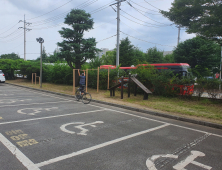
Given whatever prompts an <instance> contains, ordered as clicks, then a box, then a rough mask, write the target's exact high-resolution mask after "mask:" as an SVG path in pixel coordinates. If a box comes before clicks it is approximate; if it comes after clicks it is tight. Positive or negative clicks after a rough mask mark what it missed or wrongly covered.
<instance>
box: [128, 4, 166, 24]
mask: <svg viewBox="0 0 222 170" xmlns="http://www.w3.org/2000/svg"><path fill="white" fill-rule="evenodd" d="M129 5H130V6H131V7H132V8H134V6H132V5H131V4H130V3H129ZM134 9H135V10H136V11H137V12H139V13H140V14H141V15H143V16H145V17H146V18H148V19H150V20H152V21H154V22H156V23H159V24H162V25H166V26H170V25H168V24H163V23H161V22H158V21H156V20H154V19H151V18H149V17H147V16H146V15H144V14H143V13H141V12H140V11H138V10H137V9H136V8H134Z"/></svg>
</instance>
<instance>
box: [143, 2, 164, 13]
mask: <svg viewBox="0 0 222 170" xmlns="http://www.w3.org/2000/svg"><path fill="white" fill-rule="evenodd" d="M144 1H145V2H146V3H148V4H149V5H150V6H152V7H153V8H156V9H158V10H159V11H161V9H159V8H157V7H155V6H153V5H152V4H150V3H149V2H147V1H146V0H144Z"/></svg>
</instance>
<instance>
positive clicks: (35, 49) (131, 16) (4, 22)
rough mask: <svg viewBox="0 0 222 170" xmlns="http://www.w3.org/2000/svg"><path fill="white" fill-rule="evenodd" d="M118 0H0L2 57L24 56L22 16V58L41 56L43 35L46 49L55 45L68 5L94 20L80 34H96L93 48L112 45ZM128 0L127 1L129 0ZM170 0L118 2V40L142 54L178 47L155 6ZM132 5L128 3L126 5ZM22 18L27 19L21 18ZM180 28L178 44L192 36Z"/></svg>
mask: <svg viewBox="0 0 222 170" xmlns="http://www.w3.org/2000/svg"><path fill="white" fill-rule="evenodd" d="M116 2H117V1H116V0H31V1H30V0H0V55H2V54H9V53H13V52H14V53H16V54H18V55H19V56H20V58H24V19H25V22H26V23H27V24H26V28H27V29H28V30H27V31H26V60H35V59H37V58H38V57H39V56H40V44H39V43H38V42H37V41H36V38H39V37H41V38H43V39H44V43H43V46H44V47H45V50H46V53H48V54H52V53H53V51H54V50H55V49H57V48H58V47H57V42H61V41H62V38H61V36H60V34H59V32H58V31H59V30H61V28H62V27H65V28H66V27H68V26H67V25H66V24H64V18H65V17H66V15H67V14H68V13H69V12H70V11H71V9H77V8H78V9H83V10H85V11H86V12H87V13H90V14H91V18H92V19H93V21H94V26H93V28H94V29H92V30H90V31H88V32H85V33H84V38H90V37H93V38H96V41H97V48H100V49H101V48H108V49H110V50H111V49H114V48H115V47H116V44H117V36H116V34H117V20H116V18H117V13H116V12H115V10H116V6H115V5H113V6H112V7H111V6H110V5H111V4H114V3H116ZM127 2H129V3H127ZM172 2H173V0H127V1H125V2H122V3H121V7H120V8H121V10H120V31H121V32H120V40H122V39H124V38H126V37H128V38H129V40H130V41H131V43H132V44H133V45H134V46H136V47H138V48H139V49H140V50H142V51H143V52H146V51H147V49H149V48H153V47H157V49H158V50H161V51H172V50H173V49H174V48H175V47H176V46H177V39H178V28H177V27H176V25H174V24H173V23H172V22H171V21H169V20H168V19H167V18H165V17H163V16H162V14H160V13H159V10H165V11H168V10H169V9H170V8H171V3H172ZM129 4H130V5H131V6H130V5H129ZM24 17H25V18H24ZM194 36H195V35H194V34H187V33H186V32H185V30H184V29H182V30H181V32H180V42H182V41H185V40H187V39H190V38H193V37H194ZM120 57H121V56H120Z"/></svg>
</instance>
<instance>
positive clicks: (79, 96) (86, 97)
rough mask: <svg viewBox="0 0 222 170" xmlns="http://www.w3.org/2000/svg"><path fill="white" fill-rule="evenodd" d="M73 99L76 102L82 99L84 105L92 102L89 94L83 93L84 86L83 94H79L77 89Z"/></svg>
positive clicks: (79, 90)
mask: <svg viewBox="0 0 222 170" xmlns="http://www.w3.org/2000/svg"><path fill="white" fill-rule="evenodd" d="M75 98H76V100H77V101H79V100H80V99H82V102H83V103H84V104H89V103H90V102H91V100H92V97H91V94H89V93H87V92H85V86H83V94H81V89H80V88H78V89H77V90H76V93H75Z"/></svg>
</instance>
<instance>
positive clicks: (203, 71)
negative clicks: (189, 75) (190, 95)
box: [173, 37, 220, 76]
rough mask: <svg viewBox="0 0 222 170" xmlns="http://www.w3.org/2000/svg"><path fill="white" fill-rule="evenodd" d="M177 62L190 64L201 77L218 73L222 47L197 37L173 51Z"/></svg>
mask: <svg viewBox="0 0 222 170" xmlns="http://www.w3.org/2000/svg"><path fill="white" fill-rule="evenodd" d="M173 55H174V59H175V62H177V63H188V64H189V65H190V66H191V68H192V69H194V70H196V71H197V72H198V73H199V75H202V76H206V75H207V74H209V72H211V71H213V72H216V71H218V69H217V70H216V68H219V64H220V46H219V45H218V44H217V43H215V42H212V41H209V40H207V39H205V38H201V37H195V38H192V39H189V40H186V41H184V42H182V43H180V44H179V45H178V46H177V48H176V49H175V50H174V51H173Z"/></svg>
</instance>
